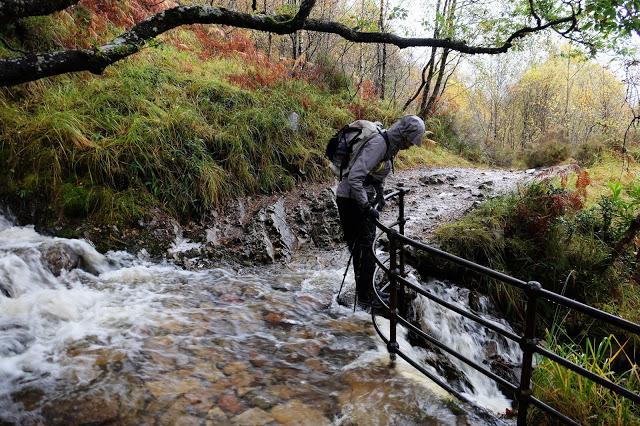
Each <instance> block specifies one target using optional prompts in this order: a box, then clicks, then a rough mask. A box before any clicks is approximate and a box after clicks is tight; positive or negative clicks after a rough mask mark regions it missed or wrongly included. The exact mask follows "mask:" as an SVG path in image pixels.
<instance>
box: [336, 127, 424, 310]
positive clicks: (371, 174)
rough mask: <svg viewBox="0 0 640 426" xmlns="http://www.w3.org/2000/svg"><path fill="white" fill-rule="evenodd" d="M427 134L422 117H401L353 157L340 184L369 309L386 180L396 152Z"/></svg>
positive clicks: (360, 293)
mask: <svg viewBox="0 0 640 426" xmlns="http://www.w3.org/2000/svg"><path fill="white" fill-rule="evenodd" d="M424 133H425V126H424V121H422V119H421V118H420V117H418V116H415V115H406V116H404V117H402V118H400V119H399V120H398V121H396V122H395V123H393V125H391V127H389V129H388V130H386V135H385V134H383V133H380V134H378V135H375V136H373V137H372V138H371V139H369V140H368V141H367V142H366V143H365V144H364V146H363V148H362V149H361V150H360V152H359V153H358V156H357V157H356V158H354V159H352V160H351V161H352V165H351V167H350V169H349V172H348V173H347V174H346V175H345V176H343V177H342V180H341V181H340V183H339V184H338V188H337V190H336V203H337V204H338V214H339V215H340V224H341V226H342V231H343V234H344V239H345V241H346V243H347V244H348V246H349V249H350V250H351V254H352V255H353V272H354V275H355V278H356V298H357V300H358V304H359V305H360V306H361V307H363V308H365V309H366V308H369V307H371V305H372V303H373V300H374V293H373V274H374V272H375V258H374V253H373V247H372V245H373V240H374V239H375V232H376V226H375V221H376V220H377V219H378V218H379V217H380V210H382V207H384V194H383V183H384V179H385V178H386V176H387V175H388V174H389V171H390V170H391V164H392V161H393V158H394V157H395V155H396V154H397V153H398V152H399V151H400V150H402V149H408V148H410V147H412V146H414V145H415V146H420V145H422V137H423V135H424Z"/></svg>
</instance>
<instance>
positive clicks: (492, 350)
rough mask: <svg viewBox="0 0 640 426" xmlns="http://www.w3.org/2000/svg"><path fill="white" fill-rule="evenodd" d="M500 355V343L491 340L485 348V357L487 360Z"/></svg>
mask: <svg viewBox="0 0 640 426" xmlns="http://www.w3.org/2000/svg"><path fill="white" fill-rule="evenodd" d="M497 355H498V342H496V341H495V340H489V341H488V342H487V346H486V347H485V356H486V357H487V358H494V357H495V356H497Z"/></svg>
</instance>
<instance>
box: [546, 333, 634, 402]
mask: <svg viewBox="0 0 640 426" xmlns="http://www.w3.org/2000/svg"><path fill="white" fill-rule="evenodd" d="M535 351H536V352H538V353H539V354H540V355H544V356H546V357H547V358H549V359H550V360H552V361H554V362H557V363H558V364H560V365H562V366H563V367H566V368H568V369H569V370H572V371H574V372H576V373H578V374H579V375H581V376H583V377H586V378H587V379H590V380H593V381H594V382H596V383H598V384H599V385H602V386H604V387H605V388H607V389H609V390H611V391H613V392H615V393H617V394H619V395H622V396H624V397H625V398H628V399H630V400H631V401H633V402H635V403H636V404H640V395H638V394H636V393H633V392H631V391H630V390H629V389H627V388H623V387H622V386H620V385H618V384H615V383H613V382H612V381H610V380H607V379H605V378H604V377H602V376H598V375H597V374H595V373H593V372H591V371H589V370H587V369H586V368H584V367H581V366H579V365H578V364H575V363H573V362H571V361H569V360H568V359H566V358H563V357H561V356H559V355H557V354H555V353H553V352H551V351H548V350H547V349H545V348H541V347H540V346H538V345H536V346H535Z"/></svg>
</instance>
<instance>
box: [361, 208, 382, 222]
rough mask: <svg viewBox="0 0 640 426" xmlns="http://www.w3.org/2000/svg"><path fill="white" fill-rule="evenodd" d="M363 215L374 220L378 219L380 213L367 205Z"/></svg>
mask: <svg viewBox="0 0 640 426" xmlns="http://www.w3.org/2000/svg"><path fill="white" fill-rule="evenodd" d="M364 214H365V215H367V216H369V217H370V218H372V219H375V220H378V219H380V212H379V211H378V210H376V209H374V208H373V206H371V205H369V207H368V208H367V210H365V212H364Z"/></svg>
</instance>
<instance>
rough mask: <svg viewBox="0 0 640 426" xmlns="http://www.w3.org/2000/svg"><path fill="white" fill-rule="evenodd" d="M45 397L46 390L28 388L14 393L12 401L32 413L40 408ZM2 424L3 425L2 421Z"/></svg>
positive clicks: (0, 422) (0, 421)
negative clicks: (39, 405)
mask: <svg viewBox="0 0 640 426" xmlns="http://www.w3.org/2000/svg"><path fill="white" fill-rule="evenodd" d="M44 395H45V392H44V390H42V389H38V388H34V387H30V386H27V387H24V388H22V389H20V390H19V391H17V392H14V393H12V394H11V399H12V400H13V401H14V402H17V403H20V404H22V406H23V407H24V409H25V410H27V411H32V410H34V409H35V408H36V407H37V406H38V404H39V403H40V401H41V400H42V398H43V397H44ZM0 424H2V420H1V419H0Z"/></svg>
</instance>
